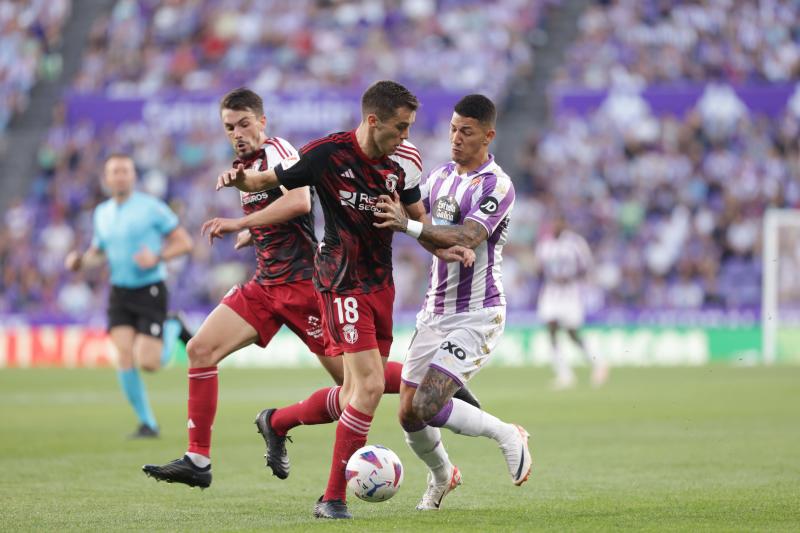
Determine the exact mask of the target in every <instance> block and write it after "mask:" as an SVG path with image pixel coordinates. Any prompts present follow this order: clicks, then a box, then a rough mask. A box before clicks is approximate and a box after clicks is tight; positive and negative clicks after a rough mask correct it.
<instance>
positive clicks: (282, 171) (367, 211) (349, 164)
mask: <svg viewBox="0 0 800 533" xmlns="http://www.w3.org/2000/svg"><path fill="white" fill-rule="evenodd" d="M300 154H301V155H300V157H299V159H296V160H292V159H287V160H286V161H285V162H283V163H282V164H280V165H277V166H276V167H275V173H276V174H277V176H278V180H279V181H280V183H281V185H283V186H284V187H286V188H287V189H292V188H295V187H302V186H305V185H312V186H314V188H315V189H316V191H317V195H318V196H319V201H320V204H321V206H322V212H323V214H324V216H325V237H324V239H323V242H322V244H321V246H320V248H319V251H318V252H317V255H316V258H315V261H314V265H315V269H314V282H315V284H316V287H317V289H319V290H320V291H332V292H336V293H339V294H363V293H370V292H373V291H377V290H380V289H383V288H387V287H389V286H391V285H392V283H393V281H392V231H391V230H388V229H381V228H376V227H375V226H373V223H374V222H376V221H380V219H378V218H377V217H375V215H374V210H375V209H376V207H375V204H376V203H377V201H378V197H379V196H380V195H382V194H387V195H390V196H391V195H392V194H393V193H394V192H395V191H397V193H398V194H399V195H400V200H401V201H402V202H403V203H404V204H406V205H410V204H413V203H415V202H417V201H419V199H420V193H419V180H420V176H421V174H422V160H421V158H420V155H419V152H418V151H417V149H416V147H415V146H414V145H413V144H411V143H409V142H404V143H403V144H402V145H401V146H400V147H399V148H398V149H397V151H396V152H395V153H394V154H393V155H392V156H390V157H382V158H380V159H377V160H375V159H370V158H369V157H367V156H366V155H365V154H364V152H363V151H362V150H361V148H360V147H359V145H358V141H357V140H356V135H355V131H348V132H341V133H333V134H331V135H328V136H327V137H323V138H321V139H317V140H315V141H312V142H310V143H308V144H307V145H306V146H304V147H303V148H302V149H301V150H300Z"/></svg>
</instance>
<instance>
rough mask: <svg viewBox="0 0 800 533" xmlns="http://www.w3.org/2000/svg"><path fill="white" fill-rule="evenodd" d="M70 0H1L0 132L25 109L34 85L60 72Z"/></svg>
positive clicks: (53, 77)
mask: <svg viewBox="0 0 800 533" xmlns="http://www.w3.org/2000/svg"><path fill="white" fill-rule="evenodd" d="M71 9H72V1H71V0H29V1H27V2H19V1H16V2H14V1H7V0H6V1H3V2H0V36H2V39H0V133H2V132H3V130H5V129H6V126H7V125H8V122H9V121H10V120H11V117H12V116H14V114H15V113H19V112H21V111H24V110H25V109H26V108H27V106H28V97H29V94H30V91H31V88H32V87H33V85H34V84H35V83H36V82H37V81H39V80H42V79H44V80H54V79H57V78H58V76H59V75H60V74H61V63H62V58H61V53H60V49H61V32H62V29H63V26H64V23H65V22H66V20H67V18H68V17H69V14H70V11H71Z"/></svg>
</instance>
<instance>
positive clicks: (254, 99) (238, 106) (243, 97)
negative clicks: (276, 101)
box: [219, 87, 264, 117]
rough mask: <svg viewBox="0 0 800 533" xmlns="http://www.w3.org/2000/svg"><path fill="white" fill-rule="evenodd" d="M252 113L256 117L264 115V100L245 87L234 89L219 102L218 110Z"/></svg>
mask: <svg viewBox="0 0 800 533" xmlns="http://www.w3.org/2000/svg"><path fill="white" fill-rule="evenodd" d="M223 109H232V110H234V111H252V112H253V113H255V115H256V116H257V117H260V116H262V115H263V114H264V100H262V99H261V97H260V96H258V94H256V93H255V92H253V91H251V90H250V89H248V88H247V87H239V88H238V89H234V90H232V91H231V92H229V93H228V94H226V95H225V96H223V97H222V100H220V101H219V110H220V111H222V110H223Z"/></svg>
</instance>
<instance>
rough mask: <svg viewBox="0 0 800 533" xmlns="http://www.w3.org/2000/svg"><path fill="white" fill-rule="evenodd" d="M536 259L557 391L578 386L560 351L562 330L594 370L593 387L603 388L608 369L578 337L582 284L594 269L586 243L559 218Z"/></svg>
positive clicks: (540, 309) (541, 311)
mask: <svg viewBox="0 0 800 533" xmlns="http://www.w3.org/2000/svg"><path fill="white" fill-rule="evenodd" d="M536 259H537V264H538V269H539V271H540V272H541V274H542V276H543V277H544V283H543V285H542V289H541V291H540V292H539V306H538V315H539V320H541V321H542V322H544V323H546V324H547V329H548V332H549V334H550V343H551V345H552V360H553V369H554V370H555V373H556V379H555V383H554V388H556V389H565V388H569V387H572V386H573V385H575V373H574V372H573V371H572V368H570V366H569V363H568V362H567V360H566V358H565V357H564V353H563V351H562V350H561V349H560V347H559V342H558V331H559V329H563V330H565V331H566V332H567V334H568V335H569V336H570V338H571V339H572V340H573V342H575V344H577V345H578V348H580V350H581V353H582V354H583V356H584V358H585V359H586V362H587V363H588V364H589V366H590V367H591V368H592V376H591V382H592V384H593V385H595V386H600V385H602V384H603V383H605V381H606V379H607V378H608V366H607V365H606V364H605V362H604V361H603V360H602V359H600V358H598V357H597V356H596V355H595V354H593V353H591V352H590V351H589V348H588V346H587V345H586V343H585V342H584V341H583V339H582V338H581V336H580V334H579V333H578V329H579V328H580V327H581V326H583V320H584V309H583V299H582V294H581V293H582V288H583V283H584V280H585V278H586V275H587V274H588V273H589V271H590V270H591V267H592V252H591V250H590V249H589V245H588V244H587V243H586V239H584V238H583V237H581V236H580V235H578V234H577V233H575V232H574V231H571V230H569V229H567V221H566V219H565V218H564V217H563V215H558V216H556V218H555V220H554V222H553V231H552V234H551V235H550V236H549V237H546V238H545V239H543V240H542V241H541V242H540V243H539V245H538V246H537V247H536Z"/></svg>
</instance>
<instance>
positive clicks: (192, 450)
mask: <svg viewBox="0 0 800 533" xmlns="http://www.w3.org/2000/svg"><path fill="white" fill-rule="evenodd" d="M220 115H221V119H222V122H223V125H224V126H225V130H226V132H227V135H228V138H229V140H230V142H231V144H232V146H233V149H234V152H235V153H236V155H237V157H238V158H237V159H236V161H234V163H233V166H232V168H233V169H236V170H238V171H241V170H242V169H245V168H247V169H267V168H271V167H273V166H275V165H276V164H278V163H279V162H280V161H282V160H284V159H286V158H290V159H291V158H293V159H294V160H296V158H297V152H296V151H295V149H294V148H293V147H292V146H291V144H289V143H288V142H287V141H285V140H283V139H280V138H278V137H267V136H266V134H265V133H264V132H265V128H266V116H265V115H264V109H263V102H262V100H261V98H260V97H259V96H258V95H257V94H256V93H254V92H253V91H251V90H249V89H246V88H240V89H236V90H234V91H231V92H230V93H228V94H227V95H226V96H225V97H224V98H223V99H222V101H221V103H220ZM401 150H402V152H403V154H398V155H397V156H395V159H396V160H398V161H401V164H402V165H403V166H404V167H405V168H407V169H409V171H414V169H416V171H415V172H416V175H417V177H416V179H417V180H418V179H419V175H418V174H419V173H421V161H420V159H419V154H418V153H417V152H416V148H414V147H413V145H411V144H410V143H405V144H404V146H403V147H401ZM284 191H285V190H283V189H281V190H279V189H274V190H258V191H252V192H247V193H242V194H241V202H242V209H243V211H244V213H245V216H244V217H242V218H240V219H224V218H215V219H212V220H209V221H208V222H206V223H205V224H204V225H203V233H207V234H208V236H209V240H213V239H214V238H218V237H222V236H223V235H224V234H227V233H232V232H236V231H239V230H241V229H243V228H245V229H248V230H249V234H250V235H249V236H248V237H247V238H243V237H242V236H241V235H240V237H239V239H238V240H237V247H240V246H241V245H243V244H245V243H247V242H248V241H250V240H252V241H253V244H254V245H255V248H256V256H257V259H258V269H257V271H256V274H255V276H254V277H253V278H252V279H251V280H250V281H249V282H247V283H246V284H244V285H241V286H238V287H235V288H234V289H232V290H231V292H230V293H228V294H227V295H226V296H225V297H224V298H223V300H222V302H221V304H220V305H218V306H217V307H216V308H215V309H214V310H213V311H212V312H211V314H210V315H209V316H208V317H207V318H206V320H205V322H204V323H203V325H202V326H201V327H200V330H199V331H198V332H197V334H196V335H195V337H194V338H193V339H192V340H191V341H190V343H189V345H188V346H187V353H188V357H189V367H190V368H189V402H188V403H189V406H188V419H189V420H188V426H189V446H188V450H187V452H186V454H185V455H184V456H183V457H181V458H180V459H176V460H174V461H172V462H170V463H167V464H165V465H161V466H159V465H152V464H150V465H145V466H144V467H143V470H144V472H145V473H146V474H147V475H149V476H151V477H154V478H155V479H158V480H163V481H167V482H177V483H185V484H187V485H190V486H199V487H202V488H205V487H208V486H209V485H210V484H211V461H210V449H211V426H212V424H213V421H214V417H215V415H216V408H217V389H218V379H217V364H218V363H219V362H220V361H221V360H222V359H224V358H225V357H227V356H228V355H230V354H231V353H232V352H234V351H236V350H237V349H239V348H241V347H243V346H247V345H249V344H252V343H257V344H258V345H259V346H266V345H267V344H268V343H269V341H270V339H272V337H273V336H274V335H275V333H277V331H278V330H279V329H280V327H281V326H282V325H284V324H285V325H286V326H287V327H288V328H289V329H291V330H292V331H294V332H295V333H296V334H297V335H298V337H300V339H301V340H302V341H303V342H304V343H305V344H306V345H307V346H308V347H309V349H310V350H311V352H312V353H314V354H316V355H317V357H318V359H319V361H320V363H321V364H322V365H323V367H325V369H326V370H327V371H328V373H329V374H330V375H331V377H332V378H333V379H334V381H335V382H336V383H337V384H338V385H341V384H342V382H343V380H344V369H343V363H342V360H341V357H338V355H339V354H338V353H336V352H335V351H333V350H330V349H327V348H326V347H327V344H328V343H327V342H325V339H324V336H323V333H322V323H321V316H320V312H319V304H318V302H317V299H316V293H315V290H314V288H313V285H312V283H311V279H310V278H311V273H312V271H313V261H314V259H313V257H314V252H315V250H316V248H317V240H316V237H315V235H314V224H313V219H312V216H313V215H312V214H311V202H312V191H311V190H310V188H309V187H300V188H297V189H294V190H292V191H285V192H284ZM401 371H402V365H401V364H399V363H390V364H389V365H387V367H386V379H385V381H386V387H385V392H388V393H397V392H398V391H399V389H400V373H401ZM339 391H340V387H339V386H334V387H328V388H325V389H321V390H319V391H316V392H315V393H314V394H312V395H311V397H310V398H307V399H306V400H304V401H303V402H300V404H296V405H293V406H289V407H286V408H283V409H279V410H275V409H269V410H264V411H262V412H261V413H259V417H258V419H257V423H258V424H259V425H258V427H259V431H260V432H261V433H262V435H263V436H264V439H265V441H267V443H268V444H269V448H268V456H267V466H269V467H271V468H272V471H273V473H274V474H275V475H276V476H278V477H279V478H281V479H285V478H286V477H287V476H288V475H289V461H288V457H287V454H286V451H285V440H286V437H285V434H286V431H288V430H289V429H291V428H293V427H295V426H297V425H300V424H306V425H312V424H323V423H329V422H332V421H334V420H336V419H338V417H339V414H340V406H339ZM459 393H460V394H463V395H464V396H465V397H466V398H467V401H470V398H471V395H470V394H469V392H468V391H466V390H463V391H459ZM472 401H473V403H474V398H472ZM276 411H277V412H276ZM273 413H275V414H277V416H276V417H275V418H276V422H279V425H278V428H279V429H280V430H282V432H278V433H276V432H275V431H273V426H272V424H271V423H270V422H271V420H270V419H271V418H272V417H271V416H270V415H273Z"/></svg>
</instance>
